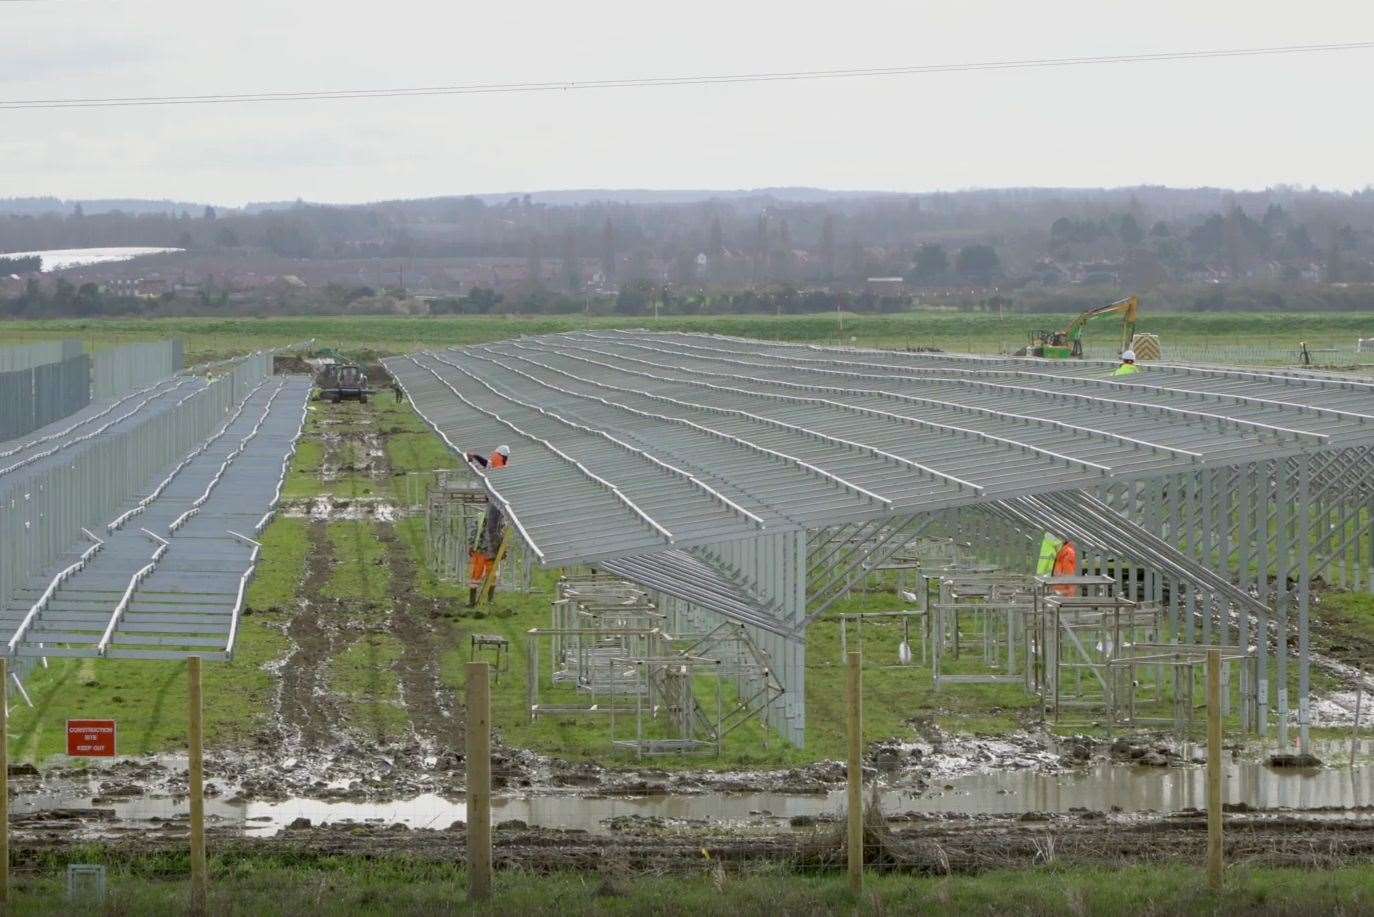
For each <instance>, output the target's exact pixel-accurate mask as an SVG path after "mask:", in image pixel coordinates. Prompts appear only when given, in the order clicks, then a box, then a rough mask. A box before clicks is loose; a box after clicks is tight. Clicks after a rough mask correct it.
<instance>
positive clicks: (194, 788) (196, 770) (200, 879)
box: [186, 656, 207, 914]
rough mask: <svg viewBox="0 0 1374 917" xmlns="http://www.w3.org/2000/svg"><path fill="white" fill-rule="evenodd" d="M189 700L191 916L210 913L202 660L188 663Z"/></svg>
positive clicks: (187, 661) (193, 659) (193, 658)
mask: <svg viewBox="0 0 1374 917" xmlns="http://www.w3.org/2000/svg"><path fill="white" fill-rule="evenodd" d="M186 680H187V683H188V684H187V688H188V690H187V696H188V698H189V706H190V711H189V712H190V721H191V723H190V726H191V728H190V735H189V739H190V746H191V748H190V753H191V754H190V757H191V760H190V765H191V766H190V771H191V773H190V778H189V780H188V784H189V785H188V787H187V789H188V790H189V791H190V794H191V912H192V913H194V914H204V913H205V912H206V909H207V901H206V887H205V759H204V752H205V729H204V724H203V723H202V721H201V714H202V712H203V710H204V706H203V705H202V703H201V699H200V657H199V656H191V657H190V658H188V659H187V660H186Z"/></svg>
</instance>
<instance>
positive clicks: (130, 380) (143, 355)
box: [91, 339, 185, 401]
mask: <svg viewBox="0 0 1374 917" xmlns="http://www.w3.org/2000/svg"><path fill="white" fill-rule="evenodd" d="M184 363H185V355H184V352H183V347H182V343H181V341H179V340H175V339H174V340H170V341H155V342H152V343H147V344H129V345H127V346H124V347H112V348H110V349H108V350H100V351H96V354H95V366H94V371H93V373H92V382H91V397H92V398H94V399H95V400H97V401H102V400H104V399H107V398H118V397H120V396H121V395H126V394H128V393H129V392H132V391H134V390H136V389H140V388H143V387H144V386H146V385H149V384H150V383H153V382H156V381H157V380H158V379H164V378H166V377H167V376H170V375H172V374H173V373H175V372H178V371H180V370H181V368H182V366H183V364H184Z"/></svg>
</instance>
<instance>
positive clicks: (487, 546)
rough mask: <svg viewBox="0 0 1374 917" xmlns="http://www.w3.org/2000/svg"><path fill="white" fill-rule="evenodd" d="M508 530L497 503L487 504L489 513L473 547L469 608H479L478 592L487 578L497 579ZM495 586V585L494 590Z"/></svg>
mask: <svg viewBox="0 0 1374 917" xmlns="http://www.w3.org/2000/svg"><path fill="white" fill-rule="evenodd" d="M505 528H506V520H505V517H504V516H502V515H501V508H500V507H499V506H497V505H496V504H495V503H491V502H488V503H487V511H486V513H485V514H483V516H482V525H481V527H480V528H479V529H478V530H477V540H476V541H475V542H474V543H473V545H472V551H471V554H470V556H471V558H472V565H471V568H470V569H469V570H468V607H469V608H476V607H477V591H478V590H479V589H481V588H482V584H483V583H485V582H486V580H487V577H488V576H491V577H495V576H496V571H495V570H494V569H493V567H494V566H495V564H496V555H497V554H498V553H499V552H500V550H501V539H502V537H503V536H504V533H505ZM494 588H495V586H494V585H493V589H494Z"/></svg>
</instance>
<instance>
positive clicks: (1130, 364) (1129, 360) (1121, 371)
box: [1112, 350, 1140, 376]
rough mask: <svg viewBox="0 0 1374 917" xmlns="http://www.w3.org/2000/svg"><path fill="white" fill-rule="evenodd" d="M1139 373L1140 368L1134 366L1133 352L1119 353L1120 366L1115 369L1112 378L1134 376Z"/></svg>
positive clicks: (1124, 351)
mask: <svg viewBox="0 0 1374 917" xmlns="http://www.w3.org/2000/svg"><path fill="white" fill-rule="evenodd" d="M1138 372H1140V367H1139V366H1136V365H1135V351H1134V350H1123V351H1121V365H1120V366H1118V367H1117V368H1116V372H1114V373H1112V375H1113V376H1134V375H1135V374H1136V373H1138Z"/></svg>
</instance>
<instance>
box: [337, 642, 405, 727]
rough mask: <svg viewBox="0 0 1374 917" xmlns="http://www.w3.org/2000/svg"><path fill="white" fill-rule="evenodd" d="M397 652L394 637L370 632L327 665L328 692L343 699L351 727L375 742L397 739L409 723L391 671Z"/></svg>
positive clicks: (397, 685) (399, 649) (394, 674)
mask: <svg viewBox="0 0 1374 917" xmlns="http://www.w3.org/2000/svg"><path fill="white" fill-rule="evenodd" d="M401 651H402V647H401V643H400V641H399V640H397V639H396V638H395V637H392V636H390V635H388V634H386V633H384V632H382V631H380V630H371V631H368V632H367V633H365V634H362V635H360V636H359V637H358V639H357V640H355V641H354V642H353V643H351V644H350V645H349V646H348V648H347V649H345V650H344V651H343V652H341V653H339V654H338V655H336V656H334V657H333V658H332V659H331V660H330V661H329V667H328V672H329V674H328V681H329V690H330V692H331V693H333V694H336V695H338V696H339V697H340V698H342V699H343V701H344V704H345V705H346V707H347V709H348V716H349V720H350V722H351V724H352V725H353V727H354V728H355V729H357V730H358V731H359V732H362V733H365V734H366V735H368V736H371V737H373V738H375V739H376V740H377V741H379V742H385V741H388V740H395V739H397V738H399V737H401V736H402V735H404V734H405V731H406V727H407V726H408V724H409V722H410V720H409V717H407V716H406V711H405V708H404V706H403V705H402V703H401V689H400V683H399V682H398V680H397V677H396V673H395V672H393V671H392V669H391V667H392V665H394V664H395V662H396V660H397V659H400V658H401Z"/></svg>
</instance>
